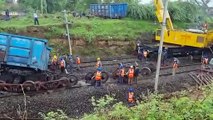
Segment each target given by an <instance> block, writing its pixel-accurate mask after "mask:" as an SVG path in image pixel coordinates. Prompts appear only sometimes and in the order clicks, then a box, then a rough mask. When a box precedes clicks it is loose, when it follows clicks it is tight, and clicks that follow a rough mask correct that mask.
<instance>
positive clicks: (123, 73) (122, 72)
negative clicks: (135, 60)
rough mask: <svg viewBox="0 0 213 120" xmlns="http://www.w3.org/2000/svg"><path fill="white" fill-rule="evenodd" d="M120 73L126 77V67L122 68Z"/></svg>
mask: <svg viewBox="0 0 213 120" xmlns="http://www.w3.org/2000/svg"><path fill="white" fill-rule="evenodd" d="M120 75H121V77H124V75H125V70H124V68H123V69H121V72H120Z"/></svg>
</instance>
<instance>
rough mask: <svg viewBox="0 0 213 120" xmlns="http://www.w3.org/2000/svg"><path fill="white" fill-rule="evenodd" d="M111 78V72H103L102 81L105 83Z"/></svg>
mask: <svg viewBox="0 0 213 120" xmlns="http://www.w3.org/2000/svg"><path fill="white" fill-rule="evenodd" d="M108 79H109V74H108V73H107V72H105V71H103V72H102V79H101V81H102V83H105V82H106V81H107V80H108Z"/></svg>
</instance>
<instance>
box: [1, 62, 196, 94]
mask: <svg viewBox="0 0 213 120" xmlns="http://www.w3.org/2000/svg"><path fill="white" fill-rule="evenodd" d="M120 59H122V60H123V61H122V60H120V61H122V62H123V63H131V62H135V60H136V59H134V58H129V59H127V60H126V59H123V58H120ZM120 61H119V62H118V60H116V59H113V60H110V61H107V60H105V62H104V65H105V66H107V65H108V66H113V65H116V64H118V63H120ZM137 62H139V61H137ZM86 64H88V62H86ZM85 66H87V65H85ZM199 66H200V64H198V63H194V64H185V65H182V66H179V71H177V73H176V74H181V73H188V72H192V71H196V70H198V69H199ZM86 68H88V67H85V69H86ZM171 68H172V67H162V68H161V72H160V76H161V77H162V76H169V75H172V73H171ZM186 68H187V69H186ZM153 75H154V72H153V74H152V75H151V76H148V77H143V76H142V78H143V79H151V78H154V77H153ZM80 76H81V77H82V76H85V75H84V74H81V75H79V76H78V77H80ZM65 81H66V80H65ZM81 82H82V81H81ZM107 83H112V84H113V83H115V80H113V81H108V82H107ZM59 85H61V86H63V85H62V84H59ZM84 86H90V85H88V84H83V85H75V86H72V88H79V87H84ZM45 90H46V91H48V89H45ZM44 92H45V91H44ZM38 93H42V92H38ZM28 94H29V93H28ZM30 94H31V93H30ZM35 94H36V93H35ZM7 95H8V94H7ZM11 95H12V96H16V95H20V94H19V93H17V94H9V95H8V96H11ZM3 97H4V95H0V98H3Z"/></svg>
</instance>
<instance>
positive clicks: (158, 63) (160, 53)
mask: <svg viewBox="0 0 213 120" xmlns="http://www.w3.org/2000/svg"><path fill="white" fill-rule="evenodd" d="M167 6H168V0H165V4H164V12H163V23H162V28H161V36H160V46H159V49H158V61H157V68H156V76H155V87H154V88H155V92H157V91H158V81H159V74H160V66H161V55H162V48H163V41H164V31H165V29H166V16H167Z"/></svg>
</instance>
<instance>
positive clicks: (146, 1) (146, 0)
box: [141, 0, 213, 7]
mask: <svg viewBox="0 0 213 120" xmlns="http://www.w3.org/2000/svg"><path fill="white" fill-rule="evenodd" d="M151 1H152V0H141V3H143V4H146V3H150V2H151ZM170 1H177V0H170ZM198 1H199V0H198ZM208 5H209V6H210V7H213V0H211V2H210V3H209V4H208Z"/></svg>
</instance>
